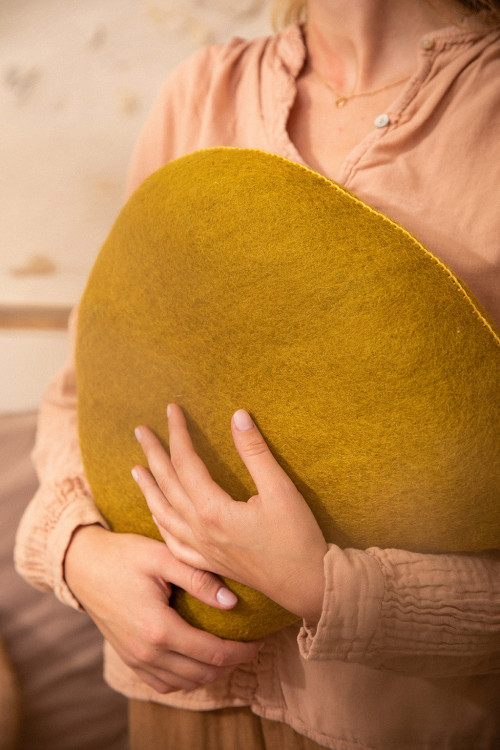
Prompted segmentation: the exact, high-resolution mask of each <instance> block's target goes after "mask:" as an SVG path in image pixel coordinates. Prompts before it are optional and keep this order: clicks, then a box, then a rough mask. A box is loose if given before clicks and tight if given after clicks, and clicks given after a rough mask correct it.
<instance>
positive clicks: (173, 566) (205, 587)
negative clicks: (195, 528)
mask: <svg viewBox="0 0 500 750" xmlns="http://www.w3.org/2000/svg"><path fill="white" fill-rule="evenodd" d="M162 552H163V554H164V555H166V556H167V558H168V559H166V560H164V561H163V565H162V567H163V569H164V570H167V571H168V573H167V575H166V576H165V578H166V579H167V580H168V582H169V583H172V584H174V585H175V586H178V587H179V588H181V589H184V591H187V592H188V594H191V596H194V597H195V598H196V599H199V600H200V602H203V603H204V604H208V605H209V606H210V607H217V609H232V608H233V607H234V606H235V605H236V604H237V603H238V597H237V596H236V595H235V594H233V592H232V591H230V590H229V589H228V588H227V587H226V586H224V584H223V583H222V581H221V580H220V579H219V578H217V576H215V575H214V574H213V573H209V572H208V571H207V570H200V569H199V568H193V567H191V565H187V564H186V563H183V562H181V561H180V560H177V559H176V558H175V557H174V556H173V555H172V553H171V552H170V551H169V549H168V547H167V546H166V545H164V547H163V550H162Z"/></svg>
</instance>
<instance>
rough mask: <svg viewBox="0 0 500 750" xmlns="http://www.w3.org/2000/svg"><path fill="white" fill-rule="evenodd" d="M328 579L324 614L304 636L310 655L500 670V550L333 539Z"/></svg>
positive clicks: (405, 668) (426, 671) (443, 671)
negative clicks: (412, 547)
mask: <svg viewBox="0 0 500 750" xmlns="http://www.w3.org/2000/svg"><path fill="white" fill-rule="evenodd" d="M325 577H326V589H325V597H324V604H323V612H322V615H321V618H320V620H319V622H318V623H310V622H305V623H304V624H303V627H302V629H301V631H300V634H299V648H300V651H301V654H302V656H303V657H304V658H305V659H311V660H340V661H345V662H353V663H357V664H364V665H366V666H368V667H372V668H375V669H385V670H390V671H395V672H401V673H406V674H414V675H417V674H418V675H422V676H425V677H433V678H434V677H445V676H464V675H474V674H489V673H494V672H499V671H500V552H488V553H483V554H478V555H463V556H462V555H427V554H418V553H414V552H405V551H403V550H397V549H378V548H371V549H368V550H366V551H362V550H356V549H345V550H341V549H340V548H338V547H336V546H335V545H331V546H330V547H329V551H328V553H327V555H326V557H325Z"/></svg>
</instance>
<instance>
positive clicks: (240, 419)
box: [233, 409, 253, 432]
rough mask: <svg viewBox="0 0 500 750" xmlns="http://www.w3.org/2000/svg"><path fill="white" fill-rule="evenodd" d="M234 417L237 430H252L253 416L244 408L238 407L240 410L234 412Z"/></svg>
mask: <svg viewBox="0 0 500 750" xmlns="http://www.w3.org/2000/svg"><path fill="white" fill-rule="evenodd" d="M233 419H234V424H235V425H236V429H237V430H240V431H242V432H243V431H244V430H251V429H252V427H253V420H252V417H251V416H250V414H249V413H248V412H247V411H245V410H244V409H238V411H237V412H235V413H234V414H233Z"/></svg>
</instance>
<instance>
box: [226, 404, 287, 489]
mask: <svg viewBox="0 0 500 750" xmlns="http://www.w3.org/2000/svg"><path fill="white" fill-rule="evenodd" d="M231 430H232V433H233V440H234V444H235V446H236V450H237V451H238V453H239V454H240V457H241V460H242V461H243V463H244V464H245V466H246V467H247V469H248V471H249V473H250V476H251V477H252V479H253V481H254V483H255V486H256V487H257V492H258V493H259V495H262V494H264V493H265V491H266V489H267V490H269V489H270V488H275V487H276V485H277V484H279V485H280V486H283V485H284V484H286V485H290V484H293V483H292V480H291V479H290V478H289V477H288V475H287V474H286V473H285V471H283V469H282V468H281V466H280V465H279V463H278V462H277V461H276V459H275V458H274V456H273V454H272V453H271V451H270V450H269V447H268V445H267V443H266V441H265V440H264V438H263V437H262V435H261V433H260V431H259V430H258V429H257V427H256V425H255V423H254V421H253V419H252V417H251V416H250V414H249V413H248V412H247V411H245V410H244V409H239V410H238V411H237V412H235V413H234V414H233V418H232V420H231ZM265 494H268V493H265Z"/></svg>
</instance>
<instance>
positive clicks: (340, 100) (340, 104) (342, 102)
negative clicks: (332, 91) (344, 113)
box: [335, 96, 348, 109]
mask: <svg viewBox="0 0 500 750" xmlns="http://www.w3.org/2000/svg"><path fill="white" fill-rule="evenodd" d="M347 101H348V100H347V97H346V96H339V98H338V99H337V100H336V102H335V105H336V106H337V109H342V107H345V105H346V104H347Z"/></svg>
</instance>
